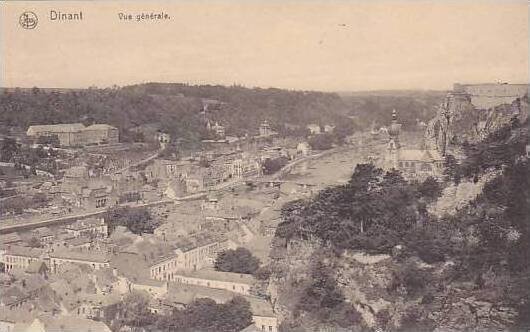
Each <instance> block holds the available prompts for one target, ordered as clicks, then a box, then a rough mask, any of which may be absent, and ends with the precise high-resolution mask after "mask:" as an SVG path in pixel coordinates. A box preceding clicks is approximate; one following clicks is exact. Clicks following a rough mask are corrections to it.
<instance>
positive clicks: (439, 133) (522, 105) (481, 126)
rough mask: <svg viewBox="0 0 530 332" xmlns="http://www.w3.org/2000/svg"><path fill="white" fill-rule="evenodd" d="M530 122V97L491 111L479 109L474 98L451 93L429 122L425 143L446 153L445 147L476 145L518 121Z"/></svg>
mask: <svg viewBox="0 0 530 332" xmlns="http://www.w3.org/2000/svg"><path fill="white" fill-rule="evenodd" d="M527 118H528V95H526V96H524V97H522V98H517V99H515V100H514V101H513V102H512V103H511V104H501V105H497V106H495V107H492V108H489V109H478V108H477V107H476V106H475V105H473V103H472V102H471V98H470V97H469V96H468V95H466V94H462V93H449V94H448V95H447V97H446V99H445V101H444V102H443V103H442V105H440V107H439V108H438V111H437V114H436V116H435V117H434V118H433V119H432V120H431V121H429V123H428V125H427V128H426V131H425V142H426V145H427V146H428V147H429V148H436V149H438V150H439V151H443V148H444V145H445V146H446V147H447V149H448V150H452V149H454V148H456V147H458V146H459V145H461V144H463V143H464V142H469V143H475V142H477V141H479V140H481V139H483V138H484V137H486V136H488V135H489V134H491V133H493V132H494V131H496V130H497V129H499V128H501V127H502V126H504V125H506V124H508V123H510V122H511V121H513V119H518V120H519V121H520V122H521V123H523V122H524V121H526V119H527Z"/></svg>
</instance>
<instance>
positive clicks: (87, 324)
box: [23, 315, 111, 332]
mask: <svg viewBox="0 0 530 332" xmlns="http://www.w3.org/2000/svg"><path fill="white" fill-rule="evenodd" d="M59 331H61V332H111V329H110V328H109V327H108V326H107V325H106V324H105V323H103V322H100V321H95V320H91V319H86V318H80V317H73V316H51V315H43V316H39V317H37V318H35V319H34V320H33V321H32V322H31V324H30V325H29V326H28V327H27V328H26V330H24V331H23V332H59Z"/></svg>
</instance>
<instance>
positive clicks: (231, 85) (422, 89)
mask: <svg viewBox="0 0 530 332" xmlns="http://www.w3.org/2000/svg"><path fill="white" fill-rule="evenodd" d="M147 84H181V85H188V86H196V87H201V86H220V87H227V88H229V87H236V86H237V87H242V88H246V89H263V90H268V89H278V90H286V91H300V92H323V93H337V94H347V93H370V92H372V93H373V92H412V91H424V92H428V91H432V92H446V91H451V90H453V87H452V86H451V87H450V88H448V89H436V88H407V89H395V88H380V89H367V90H348V89H344V90H318V89H296V88H281V87H273V86H269V87H261V86H252V87H251V86H245V85H243V84H239V83H233V84H216V83H185V82H156V81H153V82H140V83H131V84H127V85H117V84H113V85H110V86H106V87H100V86H96V85H92V86H88V87H50V86H10V87H9V86H0V90H16V89H21V90H31V89H34V88H38V89H42V90H64V91H76V90H77V91H80V90H89V89H97V90H105V89H113V88H126V87H130V86H138V85H147ZM454 84H461V85H482V84H510V85H530V83H519V82H517V83H515V82H514V83H512V82H502V81H496V82H495V81H490V82H482V83H478V82H477V83H475V82H465V83H462V82H454V83H453V85H454Z"/></svg>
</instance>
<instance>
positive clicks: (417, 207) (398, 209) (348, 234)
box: [276, 164, 435, 252]
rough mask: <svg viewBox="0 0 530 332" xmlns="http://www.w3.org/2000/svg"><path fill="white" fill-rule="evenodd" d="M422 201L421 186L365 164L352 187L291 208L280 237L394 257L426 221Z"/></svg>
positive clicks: (284, 215) (287, 209) (284, 213)
mask: <svg viewBox="0 0 530 332" xmlns="http://www.w3.org/2000/svg"><path fill="white" fill-rule="evenodd" d="M434 194H435V193H433V195H434ZM420 197H421V194H420V193H419V192H418V190H417V186H416V185H413V184H410V183H409V182H407V181H406V180H404V179H403V177H402V176H401V175H400V174H399V173H398V172H396V171H390V172H387V173H386V174H384V173H383V171H382V170H381V169H378V168H375V167H374V166H373V165H371V164H360V165H358V166H357V167H356V169H355V171H354V173H353V175H352V178H351V179H350V181H349V183H348V184H346V185H343V186H339V187H334V188H329V189H326V190H323V191H321V192H320V193H319V194H318V196H317V197H316V198H315V199H313V200H312V201H310V202H305V203H304V202H300V201H298V202H294V203H292V204H290V205H287V206H286V207H285V208H284V209H283V210H282V218H283V222H282V223H281V224H280V225H279V227H278V229H277V233H276V234H277V236H279V237H282V238H286V239H290V238H303V239H309V238H316V239H318V240H320V241H321V242H322V243H324V244H325V245H329V246H333V247H335V248H337V249H340V250H342V249H364V250H369V251H372V252H389V251H390V250H391V249H392V247H393V246H395V245H397V244H399V243H400V241H401V239H402V238H403V237H404V236H405V235H407V234H408V233H409V232H410V230H411V229H412V228H413V227H414V226H415V225H416V224H417V223H419V222H420V221H421V220H422V216H423V214H424V213H425V211H424V209H421V207H422V206H423V205H422V204H420Z"/></svg>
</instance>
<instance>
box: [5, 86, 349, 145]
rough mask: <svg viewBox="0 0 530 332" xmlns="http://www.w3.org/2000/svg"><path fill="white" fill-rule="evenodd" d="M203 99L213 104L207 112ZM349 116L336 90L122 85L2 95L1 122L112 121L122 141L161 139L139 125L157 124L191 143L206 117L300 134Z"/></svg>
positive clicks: (238, 132) (229, 128)
mask: <svg viewBox="0 0 530 332" xmlns="http://www.w3.org/2000/svg"><path fill="white" fill-rule="evenodd" d="M202 99H208V100H213V101H214V102H213V103H212V104H210V105H209V107H208V108H207V109H206V111H205V110H204V108H203V102H202ZM345 114H346V107H345V104H344V102H343V100H342V99H341V98H340V97H339V96H338V95H335V94H332V93H320V92H302V91H287V90H281V89H259V88H255V89H249V88H244V87H240V86H232V87H224V86H209V85H205V86H192V85H186V84H162V83H149V84H142V85H135V86H128V87H123V88H119V87H114V88H107V89H97V88H91V89H85V90H71V91H63V92H57V91H48V90H45V89H38V88H34V89H31V90H23V89H15V90H13V91H10V90H4V91H3V92H2V93H0V124H2V125H5V126H7V127H20V128H21V129H22V130H25V129H26V128H27V127H28V126H30V125H35V124H56V123H72V122H82V123H84V124H87V125H88V124H91V123H108V124H110V125H113V126H116V127H117V128H118V129H119V130H120V140H122V141H130V142H138V141H145V140H147V139H154V137H152V138H148V137H145V135H143V133H142V132H141V131H138V130H136V128H137V127H138V126H141V125H145V124H154V125H155V126H156V127H158V129H159V130H161V131H163V132H166V133H169V134H170V135H171V137H173V138H174V139H175V138H178V139H179V140H180V144H181V145H182V146H183V147H189V148H192V147H197V146H198V145H199V144H200V141H201V139H206V138H211V137H210V136H211V135H210V134H211V133H210V132H208V131H207V130H206V123H205V120H206V119H209V120H210V121H212V122H219V123H220V124H222V125H223V126H225V127H226V132H227V134H229V135H235V136H244V135H246V134H249V135H255V134H256V133H257V130H258V126H259V125H260V123H261V122H262V121H264V120H268V121H269V122H270V123H271V125H272V127H273V128H274V129H275V130H277V131H280V132H281V133H282V134H285V135H294V134H297V133H298V134H300V133H303V134H305V133H306V131H305V125H307V124H309V123H318V124H322V125H323V124H337V123H342V122H344V119H345ZM285 124H294V126H293V127H288V126H285ZM46 143H49V144H54V143H56V142H53V141H51V142H46Z"/></svg>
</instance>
